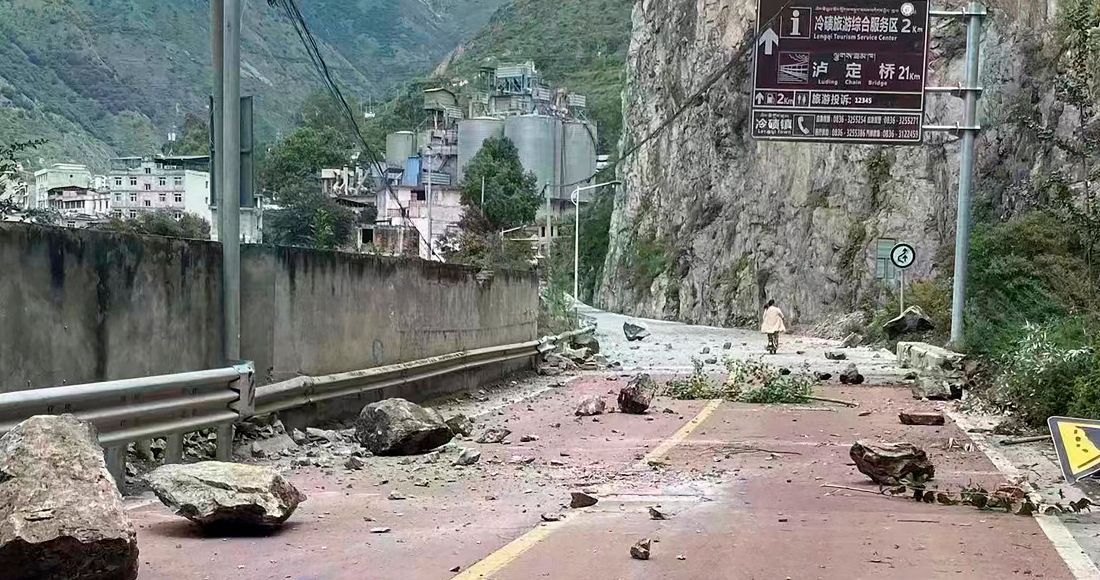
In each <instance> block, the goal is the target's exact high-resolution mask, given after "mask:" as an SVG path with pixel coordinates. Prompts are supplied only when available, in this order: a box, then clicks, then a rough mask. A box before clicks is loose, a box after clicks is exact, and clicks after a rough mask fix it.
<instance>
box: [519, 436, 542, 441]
mask: <svg viewBox="0 0 1100 580" xmlns="http://www.w3.org/2000/svg"><path fill="white" fill-rule="evenodd" d="M538 440H539V437H538V435H524V436H523V437H520V438H519V442H520V443H531V442H533V441H538Z"/></svg>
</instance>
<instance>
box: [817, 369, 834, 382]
mask: <svg viewBox="0 0 1100 580" xmlns="http://www.w3.org/2000/svg"><path fill="white" fill-rule="evenodd" d="M814 378H815V379H817V380H819V381H827V380H829V379H831V378H833V373H826V372H822V371H818V372H815V373H814Z"/></svg>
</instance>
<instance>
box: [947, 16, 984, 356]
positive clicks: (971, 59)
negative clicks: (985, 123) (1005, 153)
mask: <svg viewBox="0 0 1100 580" xmlns="http://www.w3.org/2000/svg"><path fill="white" fill-rule="evenodd" d="M967 15H968V19H969V22H968V26H967V34H966V86H965V87H964V88H963V93H964V94H963V100H964V104H965V108H964V114H963V126H964V129H963V138H962V148H961V153H960V156H961V160H960V163H959V209H958V219H957V222H956V226H955V228H956V229H955V288H954V292H953V293H952V296H951V343H952V344H954V345H956V346H962V344H963V307H964V306H965V304H966V272H967V254H968V253H969V251H970V188H971V185H972V183H973V181H974V141H975V139H976V138H977V135H978V124H977V118H978V94H979V93H980V91H981V87H979V86H978V65H979V62H978V51H979V48H980V44H981V39H982V17H983V16H984V15H985V8H984V7H983V6H982V5H981V4H980V3H978V2H970V4H969V6H968V8H967Z"/></svg>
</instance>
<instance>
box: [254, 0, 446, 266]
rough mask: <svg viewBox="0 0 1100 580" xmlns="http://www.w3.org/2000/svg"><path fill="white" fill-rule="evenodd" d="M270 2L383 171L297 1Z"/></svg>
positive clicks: (406, 215) (392, 195)
mask: <svg viewBox="0 0 1100 580" xmlns="http://www.w3.org/2000/svg"><path fill="white" fill-rule="evenodd" d="M267 3H268V5H269V6H271V7H273V8H282V10H283V12H284V13H285V14H286V16H287V18H289V19H290V22H291V25H292V26H293V27H294V31H295V32H296V33H297V34H298V38H299V39H301V41H302V44H304V45H305V48H306V54H307V55H308V56H309V60H310V62H312V63H313V67H314V68H315V69H316V70H317V73H318V74H319V75H320V76H321V81H322V82H323V83H324V85H325V88H326V89H328V92H329V94H330V95H332V98H333V99H335V100H336V101H337V102H338V103H339V104H340V108H341V110H342V111H343V112H344V116H345V117H346V119H347V121H348V123H349V124H350V125H351V128H352V131H354V132H355V136H356V137H357V138H358V139H359V142H360V144H361V145H362V147H363V151H364V152H366V154H367V157H369V158H370V162H371V164H372V165H374V167H375V168H381V167H382V164H381V163H380V162H379V160H378V156H377V155H376V154H375V152H374V150H373V149H371V147H370V145H369V144H367V140H366V138H364V137H363V133H362V132H361V131H360V130H359V123H358V122H357V120H356V115H355V113H353V112H352V110H351V107H350V106H349V105H348V102H347V100H346V99H344V94H343V92H341V91H340V86H339V85H337V84H336V81H335V80H333V78H332V73H331V72H329V68H328V64H327V63H326V62H325V58H324V56H322V55H321V49H320V47H319V46H318V45H317V40H316V39H315V38H314V36H313V33H312V32H310V30H309V26H307V25H306V21H305V18H303V17H302V12H301V11H300V10H298V6H297V5H296V4H295V3H294V0H267ZM428 169H429V172H428V179H431V178H432V176H431V168H430V167H429V168H428ZM382 183H383V184H384V185H385V187H386V192H387V193H389V196H390V198H391V199H393V202H394V203H395V204H397V207H399V208H401V217H403V218H404V219H405V220H406V222H407V223H409V224H411V225H412V228H413V229H414V230H416V235H417V236H419V237H420V240H421V241H423V242H424V243H425V244H426V245H427V246H428V253H429V255H430V256H435V257H437V258H440V260H442V257H440V256H439V254H438V253H437V252H436V251H435V248H433V247H432V242H431V232H428V238H425V237H424V234H423V233H422V232H421V231H420V228H418V227H417V226H416V224H415V223H413V222H412V221H411V220H410V219H409V210H408V209H407V208H405V206H403V205H401V200H400V199H398V197H397V194H396V193H394V191H393V187H391V186H390V182H389V179H388V178H387V177H386V175H385V174H384V173H383V175H382Z"/></svg>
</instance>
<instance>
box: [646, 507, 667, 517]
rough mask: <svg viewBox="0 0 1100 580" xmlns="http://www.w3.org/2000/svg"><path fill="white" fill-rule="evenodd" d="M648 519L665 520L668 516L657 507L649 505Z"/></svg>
mask: <svg viewBox="0 0 1100 580" xmlns="http://www.w3.org/2000/svg"><path fill="white" fill-rule="evenodd" d="M649 519H651V520H667V519H668V516H666V515H665V514H663V513H662V512H661V511H660V510H658V509H657V508H653V507H651V508H649Z"/></svg>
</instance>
